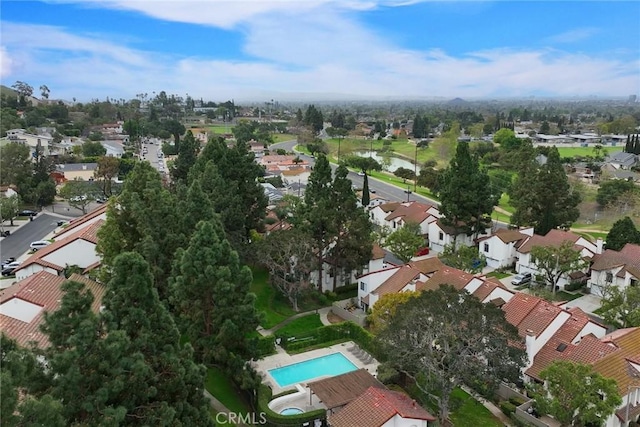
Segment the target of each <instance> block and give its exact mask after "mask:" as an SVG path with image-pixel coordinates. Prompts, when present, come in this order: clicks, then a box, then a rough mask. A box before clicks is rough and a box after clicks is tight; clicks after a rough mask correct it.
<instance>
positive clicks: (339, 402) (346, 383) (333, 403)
mask: <svg viewBox="0 0 640 427" xmlns="http://www.w3.org/2000/svg"><path fill="white" fill-rule="evenodd" d="M307 386H308V387H309V388H310V389H311V391H312V392H313V394H315V395H316V396H317V397H318V399H320V401H321V402H322V403H323V404H324V406H326V407H327V409H333V408H337V407H339V406H344V405H346V404H347V403H349V402H351V401H352V400H354V399H356V398H357V397H358V396H360V395H361V394H362V393H364V392H365V391H367V389H368V388H369V387H376V388H381V389H386V388H387V387H385V385H384V384H382V383H381V382H380V381H378V380H377V379H376V378H375V377H374V376H373V375H371V374H370V373H369V371H367V370H366V369H358V370H357V371H352V372H348V373H346V374H342V375H337V376H335V377H330V378H325V379H322V380H318V381H314V382H311V383H309V384H308V385H307Z"/></svg>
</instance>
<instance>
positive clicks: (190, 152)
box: [171, 130, 200, 182]
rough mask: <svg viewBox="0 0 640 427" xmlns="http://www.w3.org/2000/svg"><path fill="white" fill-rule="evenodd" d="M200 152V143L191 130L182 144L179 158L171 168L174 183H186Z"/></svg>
mask: <svg viewBox="0 0 640 427" xmlns="http://www.w3.org/2000/svg"><path fill="white" fill-rule="evenodd" d="M199 152H200V142H199V141H198V140H197V139H196V138H195V137H194V136H193V133H192V132H191V131H190V130H189V131H187V135H186V136H185V137H184V139H183V140H182V142H181V143H180V150H179V151H178V156H177V157H176V159H175V161H174V162H173V167H172V168H171V176H172V177H173V180H174V181H178V182H180V181H184V182H186V180H187V177H188V175H189V170H190V169H191V167H192V166H193V165H194V164H195V162H196V159H197V157H198V153H199Z"/></svg>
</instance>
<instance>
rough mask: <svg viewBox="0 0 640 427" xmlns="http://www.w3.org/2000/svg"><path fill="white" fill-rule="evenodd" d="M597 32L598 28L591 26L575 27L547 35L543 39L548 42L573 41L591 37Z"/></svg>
mask: <svg viewBox="0 0 640 427" xmlns="http://www.w3.org/2000/svg"><path fill="white" fill-rule="evenodd" d="M598 32H600V30H599V29H597V28H593V27H587V28H575V29H573V30H569V31H565V32H563V33H560V34H556V35H553V36H550V37H547V38H546V39H545V40H546V41H547V42H550V43H575V42H579V41H582V40H586V39H588V38H591V37H593V36H594V35H596V34H598Z"/></svg>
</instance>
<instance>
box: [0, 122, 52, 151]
mask: <svg viewBox="0 0 640 427" xmlns="http://www.w3.org/2000/svg"><path fill="white" fill-rule="evenodd" d="M7 140H8V141H9V142H15V143H18V144H23V145H26V146H27V147H29V151H30V153H31V156H32V157H35V153H36V149H37V148H38V147H40V149H41V150H42V152H41V154H43V155H45V156H48V155H49V154H51V148H52V147H51V146H52V144H53V137H51V136H48V135H34V134H31V133H27V131H26V130H24V129H10V130H8V131H7Z"/></svg>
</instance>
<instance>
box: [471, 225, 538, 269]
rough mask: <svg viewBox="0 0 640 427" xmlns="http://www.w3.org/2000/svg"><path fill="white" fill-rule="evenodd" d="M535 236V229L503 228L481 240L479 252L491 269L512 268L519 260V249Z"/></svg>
mask: <svg viewBox="0 0 640 427" xmlns="http://www.w3.org/2000/svg"><path fill="white" fill-rule="evenodd" d="M531 236H533V228H526V229H522V230H509V229H506V228H501V229H499V230H497V231H496V232H495V233H493V234H492V235H491V236H488V237H483V238H481V239H479V242H478V250H479V251H480V253H481V254H482V255H484V256H485V257H486V259H487V266H488V267H491V268H505V267H511V266H512V265H514V264H515V263H516V260H517V258H518V256H517V255H518V254H517V250H518V248H519V247H520V246H521V245H522V244H523V243H524V242H525V241H526V240H527V239H528V238H529V237H531Z"/></svg>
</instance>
